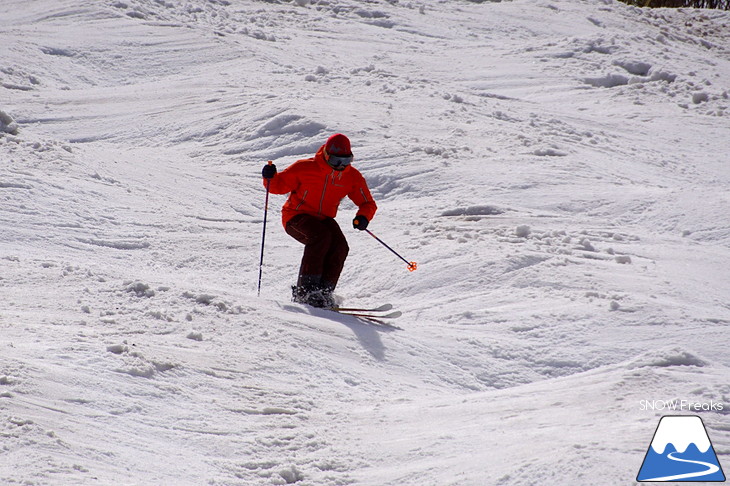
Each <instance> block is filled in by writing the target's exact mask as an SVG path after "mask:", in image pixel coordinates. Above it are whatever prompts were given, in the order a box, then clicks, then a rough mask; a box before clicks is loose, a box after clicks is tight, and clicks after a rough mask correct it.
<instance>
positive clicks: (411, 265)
mask: <svg viewBox="0 0 730 486" xmlns="http://www.w3.org/2000/svg"><path fill="white" fill-rule="evenodd" d="M365 231H366V232H367V234H369V235H370V236H372V237H373V238H375V239H376V240H378V243H380V244H381V245H383V246H384V247H386V248H387V249H388V250H390V251H392V252H393V254H394V255H395V256H397V257H398V258H400V259H401V260H403V261H404V262H406V265H408V271H409V272H413V271H415V270H416V269H417V268H418V265H416V262H409V261H408V260H406V259H405V258H403V257H402V256H400V255H399V254H398V252H397V251H395V250H394V249H392V248H391V247H389V246H388V245H387V244H386V243H385V242H384V241H383V240H381V239H380V238H378V237H377V236H375V235H374V234H373V232H372V231H370V230H369V229H367V228H366V229H365Z"/></svg>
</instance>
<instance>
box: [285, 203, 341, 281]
mask: <svg viewBox="0 0 730 486" xmlns="http://www.w3.org/2000/svg"><path fill="white" fill-rule="evenodd" d="M286 232H287V233H288V234H289V235H290V236H291V237H292V238H294V239H295V240H297V241H298V242H300V243H303V244H304V255H303V256H302V264H301V266H300V268H299V278H298V279H297V286H298V287H300V288H303V287H312V286H314V287H320V286H321V287H323V288H327V289H329V290H334V288H335V286H337V281H338V280H339V279H340V273H342V267H344V265H345V259H346V258H347V254H348V253H349V252H350V247H349V246H348V245H347V240H346V239H345V235H343V234H342V230H341V229H340V225H338V224H337V221H335V220H334V219H332V218H326V219H319V218H316V217H314V216H312V215H309V214H298V215H296V216H294V217H293V218H292V219H290V220H289V221H288V222H287V223H286Z"/></svg>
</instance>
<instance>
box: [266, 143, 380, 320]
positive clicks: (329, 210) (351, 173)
mask: <svg viewBox="0 0 730 486" xmlns="http://www.w3.org/2000/svg"><path fill="white" fill-rule="evenodd" d="M352 161H353V155H352V150H351V147H350V140H349V139H348V138H347V137H346V136H345V135H343V134H341V133H336V134H334V135H332V136H331V137H329V138H328V139H327V142H326V143H325V144H324V145H322V146H321V147H320V148H319V150H318V151H317V153H316V154H315V155H314V157H312V158H308V159H302V160H297V161H296V162H294V163H293V164H292V165H290V166H289V167H287V168H286V169H284V170H283V171H281V172H280V173H278V172H277V169H276V165H274V164H272V163H269V164H267V165H265V166H264V168H263V169H262V171H261V175H262V176H263V182H264V186H268V189H269V191H270V192H271V193H273V194H289V197H288V199H287V201H286V202H285V203H284V206H283V207H282V210H281V217H282V224H283V225H284V230H285V231H286V232H287V234H289V235H290V236H291V237H293V238H294V239H295V240H297V241H298V242H300V243H302V244H304V254H303V255H302V262H301V266H300V267H299V276H298V278H297V284H296V285H295V286H293V287H292V299H293V300H294V301H295V302H299V303H304V304H309V305H311V306H313V307H324V308H327V307H334V306H335V301H334V297H333V292H334V290H335V287H336V286H337V281H338V280H339V278H340V273H341V272H342V268H343V266H344V264H345V259H346V258H347V254H348V253H349V251H350V248H349V246H348V245H347V240H346V239H345V235H344V234H342V230H341V229H340V226H339V224H337V221H335V219H334V218H335V216H336V215H337V209H338V208H339V205H340V202H341V201H342V199H344V198H345V196H347V197H349V198H350V199H351V200H352V202H354V203H355V205H357V207H358V210H357V213H356V214H355V218H354V219H353V220H352V225H353V227H354V228H355V229H358V230H361V231H362V230H365V229H366V228H367V227H368V223H369V222H370V221H371V220H372V219H373V216H374V215H375V211H376V210H377V209H378V207H377V205H376V204H375V201H374V200H373V197H372V196H371V194H370V189H369V188H368V185H367V183H366V182H365V178H364V177H363V176H362V174H361V173H360V172H359V171H358V170H357V169H355V168H354V167H353V166H352Z"/></svg>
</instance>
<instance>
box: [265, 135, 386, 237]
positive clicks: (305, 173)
mask: <svg viewBox="0 0 730 486" xmlns="http://www.w3.org/2000/svg"><path fill="white" fill-rule="evenodd" d="M266 183H267V180H266V179H264V187H265V186H266ZM269 191H270V192H272V193H273V194H289V193H290V194H289V199H287V201H286V203H284V206H283V207H282V209H281V219H282V223H283V224H284V226H285V227H286V223H287V222H288V221H289V220H290V219H292V218H293V217H294V216H296V215H297V214H311V215H312V216H315V217H317V218H320V219H325V218H334V217H335V216H336V215H337V208H338V207H339V205H340V201H342V199H343V198H344V197H345V196H347V197H349V198H350V199H351V200H352V202H354V203H355V205H357V207H358V211H357V215H363V216H365V217H366V218H367V219H368V221H370V220H371V219H373V216H375V211H376V210H377V209H378V206H377V205H376V204H375V201H373V197H372V196H371V195H370V189H368V185H367V183H366V182H365V178H364V177H363V176H362V174H360V172H359V171H358V170H357V169H355V168H354V167H352V166H351V165H349V166H347V167H345V170H342V171H338V170H334V169H333V168H332V167H330V166H329V164H327V162H326V161H325V160H324V145H322V147H320V149H319V150H318V151H317V154H316V155H315V156H314V157H313V158H310V159H302V160H297V161H296V162H294V163H293V164H292V165H290V166H289V167H287V168H286V169H284V170H283V171H281V172H279V173H278V174H276V176H274V178H273V179H271V185H270V186H269ZM357 215H356V216H357Z"/></svg>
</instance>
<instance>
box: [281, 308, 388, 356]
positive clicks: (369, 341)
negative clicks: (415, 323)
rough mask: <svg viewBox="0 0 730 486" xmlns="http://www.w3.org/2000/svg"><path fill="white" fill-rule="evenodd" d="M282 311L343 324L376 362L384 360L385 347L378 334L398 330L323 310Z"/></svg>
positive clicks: (299, 309)
mask: <svg viewBox="0 0 730 486" xmlns="http://www.w3.org/2000/svg"><path fill="white" fill-rule="evenodd" d="M284 309H286V310H288V311H293V312H299V313H301V314H307V315H310V316H315V317H321V318H323V319H328V320H330V321H334V322H337V323H339V324H344V325H345V326H347V327H348V328H350V330H351V331H352V333H353V334H354V335H355V337H357V340H358V342H360V344H361V345H362V347H363V348H364V349H365V350H366V351H367V352H368V353H370V354H371V355H372V357H373V358H375V359H377V360H378V361H383V360H385V345H383V341H382V339H380V334H381V333H383V332H393V331H396V330H398V329H399V328H398V327H396V326H390V325H380V324H376V323H371V322H367V321H364V320H362V319H358V318H357V317H354V316H348V315H345V314H340V313H338V312H334V311H329V310H325V309H316V308H311V309H305V308H303V307H298V306H284Z"/></svg>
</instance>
